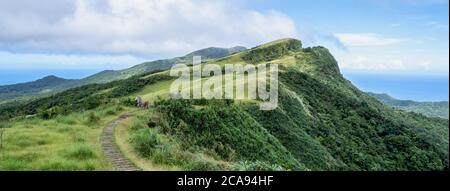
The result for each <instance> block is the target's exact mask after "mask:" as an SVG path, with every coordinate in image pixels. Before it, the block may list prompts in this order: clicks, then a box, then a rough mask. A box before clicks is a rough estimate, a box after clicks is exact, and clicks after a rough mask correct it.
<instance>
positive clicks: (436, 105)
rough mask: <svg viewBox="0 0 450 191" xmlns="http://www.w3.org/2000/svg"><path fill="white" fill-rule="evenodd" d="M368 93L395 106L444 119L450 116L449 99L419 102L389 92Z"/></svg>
mask: <svg viewBox="0 0 450 191" xmlns="http://www.w3.org/2000/svg"><path fill="white" fill-rule="evenodd" d="M367 94H368V95H370V96H372V97H374V98H375V99H377V100H378V101H380V102H382V103H384V104H386V105H388V106H391V107H394V108H398V109H402V110H406V111H412V112H416V113H421V114H424V115H426V116H429V117H440V118H444V119H448V118H449V104H448V101H437V102H417V101H412V100H399V99H396V98H393V97H391V96H390V95H388V94H382V93H381V94H380V93H372V92H367Z"/></svg>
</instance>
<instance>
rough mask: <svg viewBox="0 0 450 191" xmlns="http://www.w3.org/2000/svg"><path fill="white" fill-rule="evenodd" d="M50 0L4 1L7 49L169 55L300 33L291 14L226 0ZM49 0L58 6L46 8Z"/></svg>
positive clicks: (2, 38)
mask: <svg viewBox="0 0 450 191" xmlns="http://www.w3.org/2000/svg"><path fill="white" fill-rule="evenodd" d="M50 3H54V1H48V0H44V1H27V0H18V1H15V2H14V3H0V29H1V30H0V49H4V50H5V49H7V50H10V51H31V52H33V51H40V52H42V51H43V52H45V51H48V52H60V53H99V54H127V53H128V54H137V55H159V56H161V57H166V56H175V55H180V54H184V53H187V52H189V51H192V50H195V49H199V48H204V47H207V46H234V45H247V46H248V45H250V46H253V45H257V44H260V43H263V42H267V41H270V40H275V39H278V38H284V37H298V32H297V30H296V26H295V24H294V22H293V21H292V20H291V19H290V18H289V17H288V16H286V15H284V14H282V13H280V12H277V11H268V12H257V11H254V10H249V9H246V8H244V7H242V6H239V3H236V2H233V3H231V4H230V3H226V1H225V0H218V1H199V0H158V1H148V0H76V1H64V2H61V3H57V4H50ZM47 5H52V6H50V7H54V10H55V11H52V10H53V9H52V10H47V8H45V9H44V8H42V7H47ZM55 6H56V7H55ZM22 9H27V10H26V11H24V12H21V11H20V10H22ZM48 9H50V8H48ZM58 9H61V10H65V11H56V10H58ZM48 12H51V14H50V13H48Z"/></svg>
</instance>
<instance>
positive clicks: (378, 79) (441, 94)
mask: <svg viewBox="0 0 450 191" xmlns="http://www.w3.org/2000/svg"><path fill="white" fill-rule="evenodd" d="M343 75H344V77H345V78H346V79H348V80H350V81H352V83H353V85H355V86H356V87H358V88H359V89H361V90H363V91H370V92H374V93H387V94H389V95H390V96H392V97H394V98H397V99H402V100H414V101H448V97H449V96H448V95H449V88H448V86H449V77H448V75H410V74H408V75H406V74H361V73H345V72H344V74H343Z"/></svg>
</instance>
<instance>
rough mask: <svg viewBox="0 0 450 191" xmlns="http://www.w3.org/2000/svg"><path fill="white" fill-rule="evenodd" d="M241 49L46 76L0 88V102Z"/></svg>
mask: <svg viewBox="0 0 450 191" xmlns="http://www.w3.org/2000/svg"><path fill="white" fill-rule="evenodd" d="M243 50H246V48H245V47H242V46H236V47H232V48H216V47H210V48H205V49H201V50H197V51H194V52H192V53H189V54H187V55H185V56H182V57H176V58H172V59H165V60H156V61H152V62H145V63H142V64H138V65H136V66H133V67H131V68H128V69H123V70H105V71H102V72H99V73H97V74H94V75H91V76H88V77H86V78H83V79H79V80H67V79H62V78H58V77H56V76H47V77H44V78H42V79H39V80H36V81H34V82H27V83H21V84H14V85H6V86H0V101H5V100H11V99H21V98H30V97H32V96H45V95H49V94H53V93H56V92H60V91H63V90H67V89H70V88H74V87H79V86H83V85H87V84H94V83H106V82H111V81H114V80H121V79H126V78H129V77H131V76H134V75H139V74H143V73H147V72H152V71H157V70H167V69H169V68H170V67H172V66H173V65H175V64H190V63H192V56H202V58H203V59H205V60H208V59H217V58H221V57H224V56H228V55H230V54H234V53H236V52H239V51H243Z"/></svg>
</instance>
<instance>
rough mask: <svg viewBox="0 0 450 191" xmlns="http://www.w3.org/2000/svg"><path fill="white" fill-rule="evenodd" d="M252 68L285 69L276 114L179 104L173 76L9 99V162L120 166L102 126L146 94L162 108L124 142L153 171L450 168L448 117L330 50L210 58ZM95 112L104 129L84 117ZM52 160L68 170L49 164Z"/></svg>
mask: <svg viewBox="0 0 450 191" xmlns="http://www.w3.org/2000/svg"><path fill="white" fill-rule="evenodd" d="M244 63H249V64H262V63H273V64H279V69H280V74H279V75H280V76H279V99H278V101H279V106H278V108H277V109H275V110H272V111H262V110H259V102H260V101H261V100H204V99H200V100H172V99H169V89H170V85H171V84H172V82H173V80H174V79H175V78H174V77H171V76H169V74H168V72H167V71H164V72H153V73H146V74H141V75H137V76H133V77H130V78H127V79H124V80H119V81H113V82H109V83H105V84H93V85H87V86H83V87H80V88H74V89H71V90H68V91H65V92H61V93H58V94H56V95H53V96H51V97H47V98H41V99H37V100H32V101H29V102H24V103H20V104H13V105H11V104H4V105H3V106H1V107H0V116H1V118H2V121H4V123H5V124H8V126H9V127H10V128H7V129H6V136H5V148H4V149H1V150H0V156H1V157H0V169H1V170H8V169H11V170H41V169H44V170H111V169H113V168H112V167H111V165H110V164H108V162H107V161H105V159H104V158H103V156H102V154H101V151H100V147H99V133H100V131H101V128H102V127H103V126H104V125H105V124H106V123H107V122H108V121H111V120H112V119H114V118H116V117H118V116H119V115H120V114H121V113H122V112H125V111H129V110H132V109H133V107H132V104H133V99H134V97H135V96H141V97H142V98H143V99H144V100H145V101H150V102H151V103H153V105H154V106H153V107H152V108H150V109H149V110H141V111H139V112H136V113H135V116H134V117H132V118H130V119H129V120H126V121H125V122H124V123H123V124H121V126H120V127H119V128H117V129H116V142H117V144H118V145H119V147H120V149H121V150H122V152H123V153H124V155H125V156H127V157H128V158H129V159H130V160H132V161H133V162H134V163H135V164H136V165H137V166H138V167H140V168H141V169H143V170H448V148H449V147H448V146H449V143H448V137H449V135H448V120H445V119H438V118H428V117H425V116H423V115H420V114H415V113H408V112H405V111H401V110H397V109H393V108H390V107H387V106H385V105H383V104H382V103H381V102H379V101H377V100H376V99H374V98H372V97H370V96H369V95H367V94H366V93H364V92H361V91H360V90H358V89H357V88H356V87H355V86H353V85H352V84H351V82H350V81H347V80H346V79H344V77H343V76H342V75H341V74H340V71H339V68H338V65H337V63H336V61H335V60H334V58H333V56H332V55H331V54H330V53H329V52H328V50H327V49H326V48H323V47H313V48H302V45H301V42H300V41H298V40H295V39H282V40H279V41H275V42H271V43H268V44H265V45H261V46H259V47H255V48H252V49H249V50H246V51H243V52H238V53H234V54H231V55H229V56H226V57H223V58H218V59H212V60H208V61H207V62H206V63H204V64H219V65H220V66H224V65H225V64H244ZM222 77H223V76H222ZM213 78H217V77H213ZM208 79H211V78H207V77H206V78H202V79H201V81H203V82H204V81H206V80H208ZM239 83H244V84H247V83H248V81H244V82H239ZM199 84H200V83H195V84H194V85H193V88H198V85H199ZM119 106H120V107H121V108H123V110H121V111H115V110H114V108H117V107H119ZM109 110H113V111H111V112H109ZM92 112H93V113H95V116H97V117H94V118H95V119H96V120H95V121H97V122H96V123H95V124H94V125H91V124H89V123H87V122H86V120H87V121H89V120H88V119H92V118H93V117H92V116H91V117H89V116H90V113H92ZM113 113H114V114H113ZM34 114H36V117H34V118H31V119H26V118H25V117H24V116H26V115H34ZM17 116H22V117H17ZM70 119H72V120H70ZM33 120H35V121H36V122H31V121H33ZM71 121H75V122H74V123H73V122H71ZM29 123H32V124H33V127H32V128H27V127H26V124H29ZM67 123H73V124H67ZM72 128H76V129H77V130H76V131H75V130H73V131H72ZM60 129H69V130H67V131H64V130H60ZM13 132H14V133H13ZM19 135H23V136H25V137H20V136H19ZM28 137H30V138H28ZM73 137H81V139H82V140H84V141H83V142H82V143H78V142H77V141H76V138H73ZM23 140H33V141H30V143H28V144H21V143H20V142H23ZM25 142H26V141H25ZM42 142H43V143H45V144H43V145H39V143H42ZM20 145H28V146H27V147H25V148H26V149H24V148H21V147H20ZM80 145H81V146H80ZM34 147H35V148H34ZM42 147H43V148H46V147H48V149H44V150H45V151H42V153H39V152H38V151H41V150H42ZM74 147H75V148H74ZM28 148H29V149H28ZM86 148H89V149H86ZM77 150H83V151H77ZM86 150H90V151H91V153H92V154H86V153H89V152H86ZM46 152H47V153H50V152H51V154H48V155H46V154H45V153H46ZM34 153H37V154H36V156H35V157H31V158H36V159H34V160H31V161H27V160H28V159H27V158H28V157H24V156H28V155H33V156H34ZM70 153H72V154H70ZM73 153H78V154H73ZM80 153H83V154H80ZM74 155H75V156H76V155H81V156H83V157H74ZM84 155H87V156H84ZM23 158H25V159H23ZM13 161H16V162H13ZM17 161H18V162H17ZM47 161H53V163H49V162H47ZM58 162H59V163H58ZM54 163H57V164H60V163H67V165H65V166H64V165H59V166H58V165H54V166H50V167H49V166H48V164H54ZM4 164H7V165H4ZM60 166H64V167H60Z"/></svg>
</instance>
